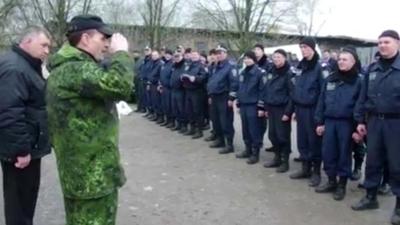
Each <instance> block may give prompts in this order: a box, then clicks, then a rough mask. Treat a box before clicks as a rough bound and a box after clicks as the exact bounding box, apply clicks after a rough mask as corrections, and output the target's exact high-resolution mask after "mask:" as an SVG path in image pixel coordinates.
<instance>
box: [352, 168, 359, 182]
mask: <svg viewBox="0 0 400 225" xmlns="http://www.w3.org/2000/svg"><path fill="white" fill-rule="evenodd" d="M360 178H361V169H359V168H355V169H354V170H353V173H352V174H351V177H350V180H352V181H356V180H360Z"/></svg>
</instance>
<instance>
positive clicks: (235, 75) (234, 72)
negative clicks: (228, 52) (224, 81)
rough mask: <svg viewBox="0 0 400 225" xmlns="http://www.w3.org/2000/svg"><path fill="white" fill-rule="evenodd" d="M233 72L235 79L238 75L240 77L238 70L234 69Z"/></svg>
mask: <svg viewBox="0 0 400 225" xmlns="http://www.w3.org/2000/svg"><path fill="white" fill-rule="evenodd" d="M231 72H232V76H233V77H237V75H238V71H237V69H235V68H233V69H232V70H231Z"/></svg>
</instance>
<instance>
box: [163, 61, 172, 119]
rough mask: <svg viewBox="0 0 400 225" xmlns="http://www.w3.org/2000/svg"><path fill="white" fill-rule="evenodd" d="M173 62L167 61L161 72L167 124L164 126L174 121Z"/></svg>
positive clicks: (164, 112)
mask: <svg viewBox="0 0 400 225" xmlns="http://www.w3.org/2000/svg"><path fill="white" fill-rule="evenodd" d="M172 66H173V62H172V60H169V61H168V60H166V61H165V63H164V64H163V65H162V67H161V72H160V85H161V88H162V93H161V108H162V110H161V111H162V112H163V114H164V116H165V117H166V119H167V120H166V122H165V123H164V125H169V124H171V123H172V121H173V114H172V107H171V84H170V83H171V74H172Z"/></svg>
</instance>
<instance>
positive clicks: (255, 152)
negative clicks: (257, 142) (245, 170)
mask: <svg viewBox="0 0 400 225" xmlns="http://www.w3.org/2000/svg"><path fill="white" fill-rule="evenodd" d="M259 160H260V149H259V148H253V149H252V154H251V156H250V158H249V159H248V160H247V164H249V165H253V164H256V163H258V161H259Z"/></svg>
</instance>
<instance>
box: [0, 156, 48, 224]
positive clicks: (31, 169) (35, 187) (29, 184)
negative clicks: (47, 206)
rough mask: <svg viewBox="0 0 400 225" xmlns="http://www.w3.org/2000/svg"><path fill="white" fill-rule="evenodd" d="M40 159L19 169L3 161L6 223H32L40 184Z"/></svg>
mask: <svg viewBox="0 0 400 225" xmlns="http://www.w3.org/2000/svg"><path fill="white" fill-rule="evenodd" d="M40 162H41V160H40V159H34V160H32V161H31V162H30V164H29V166H28V167H26V168H24V169H18V168H16V167H15V166H14V163H9V162H4V161H1V168H2V169H3V191H4V193H3V196H4V211H5V213H4V214H5V217H6V225H32V224H33V216H34V213H35V207H36V200H37V196H38V192H39V186H40Z"/></svg>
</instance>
